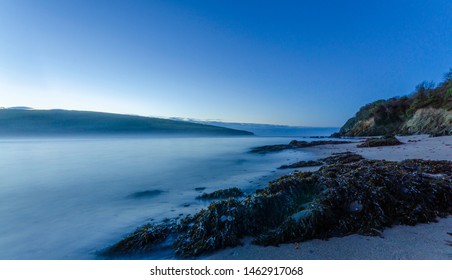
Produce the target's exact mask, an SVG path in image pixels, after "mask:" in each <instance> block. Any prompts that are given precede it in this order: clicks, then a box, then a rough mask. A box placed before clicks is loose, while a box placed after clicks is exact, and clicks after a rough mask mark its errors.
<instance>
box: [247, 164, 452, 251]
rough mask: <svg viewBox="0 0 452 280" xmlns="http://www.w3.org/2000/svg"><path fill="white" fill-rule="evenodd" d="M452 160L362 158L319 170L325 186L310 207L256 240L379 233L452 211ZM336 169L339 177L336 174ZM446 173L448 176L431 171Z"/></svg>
mask: <svg viewBox="0 0 452 280" xmlns="http://www.w3.org/2000/svg"><path fill="white" fill-rule="evenodd" d="M451 172H452V164H451V162H449V161H424V160H406V161H403V162H400V163H398V162H385V161H376V160H374V161H370V160H362V161H357V162H353V163H350V164H347V165H343V166H340V165H330V166H326V167H323V168H322V169H321V170H319V171H318V172H316V173H314V174H313V176H314V177H315V178H313V179H314V180H315V181H316V182H315V184H322V185H324V186H325V189H324V190H323V191H322V192H321V193H320V195H319V196H318V197H317V198H316V199H315V203H312V204H311V205H309V207H307V208H306V209H305V211H306V212H305V213H304V215H299V216H298V218H295V217H294V216H293V215H292V216H290V217H288V218H287V219H286V220H285V221H284V222H283V223H282V224H281V225H279V226H278V227H276V228H275V229H273V230H271V231H269V232H264V233H263V234H261V235H260V236H258V237H257V238H256V240H255V243H256V244H260V245H277V244H279V243H281V242H289V241H290V242H292V241H303V240H307V239H311V238H325V237H332V236H345V235H348V234H352V233H360V234H367V235H375V234H376V233H377V234H378V233H379V232H380V230H381V229H383V228H384V227H387V226H391V225H394V224H406V225H414V224H416V223H426V222H431V221H434V220H435V218H436V217H437V216H445V215H448V214H452V189H451V183H452V181H451ZM332 174H334V176H332ZM426 174H441V175H442V176H435V177H432V176H425V175H426Z"/></svg>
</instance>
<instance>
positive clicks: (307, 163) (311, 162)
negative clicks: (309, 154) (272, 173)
mask: <svg viewBox="0 0 452 280" xmlns="http://www.w3.org/2000/svg"><path fill="white" fill-rule="evenodd" d="M322 164H323V162H322V161H318V160H308V161H305V160H303V161H299V162H296V163H292V164H289V165H281V166H280V167H279V168H278V169H287V168H302V167H311V166H320V165H322Z"/></svg>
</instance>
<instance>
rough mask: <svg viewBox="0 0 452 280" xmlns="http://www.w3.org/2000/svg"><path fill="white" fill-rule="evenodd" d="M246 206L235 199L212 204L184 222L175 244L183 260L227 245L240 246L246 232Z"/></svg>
mask: <svg viewBox="0 0 452 280" xmlns="http://www.w3.org/2000/svg"><path fill="white" fill-rule="evenodd" d="M242 211H243V205H241V204H240V202H239V201H237V200H235V199H228V200H222V201H218V202H213V203H211V204H210V205H209V207H208V208H207V209H203V210H201V211H200V212H198V213H197V214H196V215H195V216H194V217H187V218H185V219H184V220H183V226H182V228H181V233H180V235H179V237H178V238H177V239H176V241H175V242H174V244H173V246H174V247H175V248H176V253H177V254H179V255H181V256H182V257H190V256H197V255H200V254H202V253H207V252H212V251H214V250H216V249H219V248H226V247H227V246H237V245H240V244H241V242H240V238H242V237H243V236H244V233H245V232H246V231H245V230H244V227H245V224H244V221H243V220H242V219H241V217H240V216H241V212H242Z"/></svg>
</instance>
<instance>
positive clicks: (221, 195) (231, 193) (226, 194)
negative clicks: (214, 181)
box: [196, 187, 244, 199]
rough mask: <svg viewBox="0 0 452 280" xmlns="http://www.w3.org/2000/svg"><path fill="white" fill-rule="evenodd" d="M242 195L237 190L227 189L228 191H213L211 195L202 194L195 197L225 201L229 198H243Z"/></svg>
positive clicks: (240, 191)
mask: <svg viewBox="0 0 452 280" xmlns="http://www.w3.org/2000/svg"><path fill="white" fill-rule="evenodd" d="M243 195H244V193H243V192H242V190H240V189H239V188H236V187H234V188H229V189H223V190H218V191H214V192H211V193H203V194H202V195H200V196H197V197H196V198H197V199H226V198H231V197H240V196H243Z"/></svg>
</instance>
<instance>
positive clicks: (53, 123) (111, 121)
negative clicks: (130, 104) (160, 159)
mask: <svg viewBox="0 0 452 280" xmlns="http://www.w3.org/2000/svg"><path fill="white" fill-rule="evenodd" d="M71 134H164V135H167V134H171V135H200V136H223V135H224V136H239V135H253V134H252V133H251V132H248V131H243V130H235V129H228V128H223V127H218V126H213V125H203V124H196V123H190V122H184V121H174V120H167V119H160V118H148V117H140V116H132V115H121V114H110V113H99V112H87V111H67V110H17V109H1V110H0V135H71Z"/></svg>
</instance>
